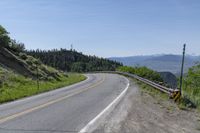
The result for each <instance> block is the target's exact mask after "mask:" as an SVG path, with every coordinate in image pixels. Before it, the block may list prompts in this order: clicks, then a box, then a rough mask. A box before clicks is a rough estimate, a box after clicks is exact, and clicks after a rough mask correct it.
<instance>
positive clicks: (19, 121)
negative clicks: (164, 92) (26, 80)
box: [0, 74, 128, 133]
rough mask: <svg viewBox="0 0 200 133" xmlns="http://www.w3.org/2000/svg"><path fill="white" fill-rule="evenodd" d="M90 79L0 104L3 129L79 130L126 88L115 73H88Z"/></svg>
mask: <svg viewBox="0 0 200 133" xmlns="http://www.w3.org/2000/svg"><path fill="white" fill-rule="evenodd" d="M86 76H87V77H88V79H87V80H85V81H83V82H80V83H78V84H75V85H72V86H69V87H64V88H61V89H58V90H54V91H51V92H47V93H43V94H40V95H36V96H32V97H29V98H25V99H21V100H18V101H15V102H11V103H7V104H3V105H0V133H51V132H52V133H63V132H79V131H80V130H81V129H82V128H83V127H85V126H86V125H87V124H88V123H89V122H90V121H91V120H92V119H94V118H95V117H96V116H97V115H98V114H99V113H100V112H101V111H102V110H104V109H105V108H106V107H107V106H108V105H109V104H110V103H111V102H112V101H113V100H115V99H116V98H117V97H118V96H119V95H120V94H121V92H123V90H124V89H125V88H126V86H127V84H128V80H127V79H126V78H125V77H123V76H120V75H116V74H86Z"/></svg>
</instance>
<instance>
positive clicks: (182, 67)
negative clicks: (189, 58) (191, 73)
mask: <svg viewBox="0 0 200 133" xmlns="http://www.w3.org/2000/svg"><path fill="white" fill-rule="evenodd" d="M185 47H186V44H184V45H183V57H182V65H181V76H180V92H181V94H182V84H183V69H184V61H185Z"/></svg>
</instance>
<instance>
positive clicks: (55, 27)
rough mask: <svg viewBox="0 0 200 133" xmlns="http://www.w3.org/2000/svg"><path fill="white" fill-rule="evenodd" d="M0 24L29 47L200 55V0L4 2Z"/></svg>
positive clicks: (119, 53)
mask: <svg viewBox="0 0 200 133" xmlns="http://www.w3.org/2000/svg"><path fill="white" fill-rule="evenodd" d="M0 7H1V8H0V24H1V25H2V26H4V27H5V28H6V29H7V30H8V31H9V32H10V36H11V37H12V38H15V39H16V40H19V41H20V42H23V43H25V45H26V48H28V49H36V48H40V49H52V48H61V47H62V48H67V49H69V48H70V45H71V44H73V46H74V48H75V49H76V50H78V51H81V52H83V53H86V54H90V55H97V56H101V57H111V56H131V55H150V54H163V53H165V54H168V53H172V54H181V52H182V45H183V43H187V54H195V55H199V53H200V1H199V0H1V1H0Z"/></svg>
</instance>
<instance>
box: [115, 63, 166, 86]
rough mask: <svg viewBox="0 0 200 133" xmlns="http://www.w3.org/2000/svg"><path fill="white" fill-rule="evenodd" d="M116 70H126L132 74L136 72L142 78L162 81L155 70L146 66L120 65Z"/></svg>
mask: <svg viewBox="0 0 200 133" xmlns="http://www.w3.org/2000/svg"><path fill="white" fill-rule="evenodd" d="M117 70H118V71H121V72H128V73H132V74H136V75H138V76H140V77H142V78H146V79H149V80H151V81H154V82H163V79H162V78H161V76H160V74H159V73H158V72H156V71H153V70H151V69H149V68H147V67H128V66H121V67H119V68H117Z"/></svg>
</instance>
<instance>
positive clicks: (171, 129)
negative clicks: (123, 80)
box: [94, 79, 200, 133]
mask: <svg viewBox="0 0 200 133" xmlns="http://www.w3.org/2000/svg"><path fill="white" fill-rule="evenodd" d="M130 81H131V82H130V83H131V85H130V88H129V91H128V93H127V95H126V96H125V97H124V98H123V99H122V100H121V102H120V103H119V104H118V105H117V106H116V108H115V110H113V111H112V112H111V113H110V115H108V116H107V117H106V119H105V120H104V121H103V122H102V123H101V124H100V126H99V127H98V128H97V129H96V130H95V131H94V133H147V132H148V133H200V114H199V113H198V112H196V111H195V110H180V109H179V108H178V107H177V105H176V104H175V103H173V102H172V101H169V100H166V99H162V98H159V96H156V97H155V96H152V95H150V94H148V93H146V92H145V91H142V89H140V87H139V86H138V85H137V84H136V82H135V81H133V80H131V79H130Z"/></svg>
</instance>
